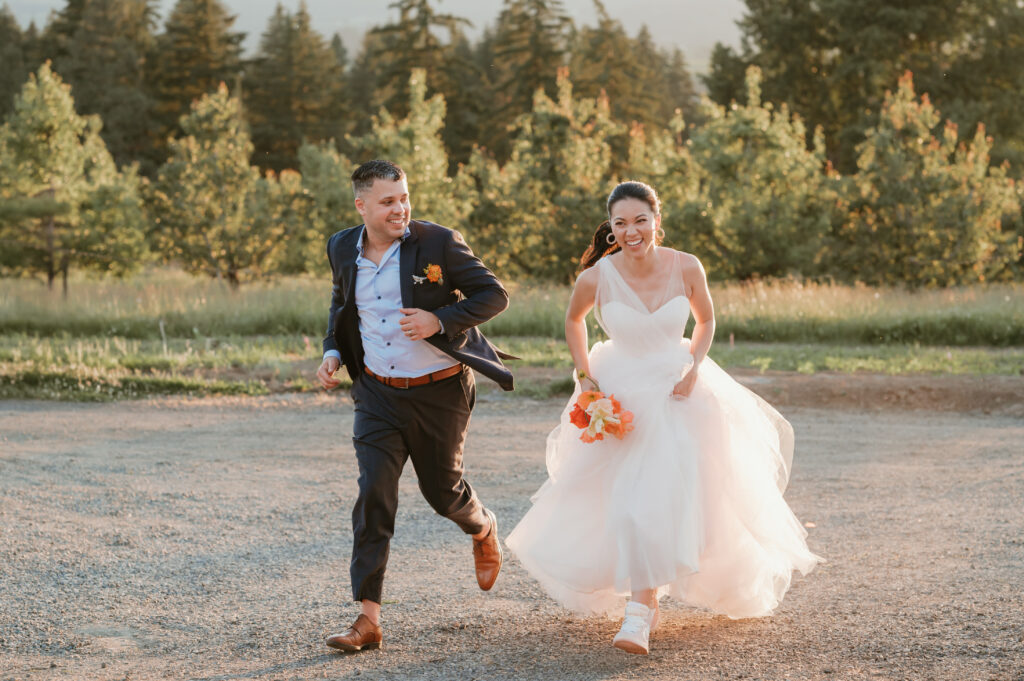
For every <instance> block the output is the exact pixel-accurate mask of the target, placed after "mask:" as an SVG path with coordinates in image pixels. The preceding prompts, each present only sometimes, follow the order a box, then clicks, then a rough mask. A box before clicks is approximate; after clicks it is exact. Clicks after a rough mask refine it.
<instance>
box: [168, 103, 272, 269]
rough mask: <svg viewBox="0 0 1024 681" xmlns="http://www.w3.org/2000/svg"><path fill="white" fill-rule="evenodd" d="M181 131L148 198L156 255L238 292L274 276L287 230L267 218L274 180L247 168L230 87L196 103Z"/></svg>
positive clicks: (243, 133)
mask: <svg viewBox="0 0 1024 681" xmlns="http://www.w3.org/2000/svg"><path fill="white" fill-rule="evenodd" d="M180 125H181V129H182V131H183V132H184V136H183V137H180V138H178V139H176V140H173V141H172V142H171V157H170V158H169V159H168V161H167V163H166V164H165V165H164V166H162V167H161V168H160V171H159V173H158V175H157V179H156V181H155V183H154V184H153V190H152V193H151V196H150V204H151V206H152V212H153V215H154V216H155V220H154V222H155V225H154V240H155V243H156V249H157V250H158V252H160V253H162V254H164V257H165V258H166V259H167V260H169V261H174V262H179V263H180V264H181V266H182V267H184V268H185V269H186V270H188V271H189V272H192V273H194V274H205V275H208V276H210V277H214V278H216V279H219V280H221V281H224V282H226V283H227V284H229V285H230V286H231V287H232V288H237V287H238V286H239V285H240V284H241V283H242V282H243V281H245V280H248V279H253V278H257V277H260V276H263V275H265V274H267V273H268V272H270V271H272V270H273V269H274V267H275V264H276V259H278V258H279V257H280V254H281V253H282V251H283V248H284V244H285V242H286V240H287V236H288V234H289V225H288V224H286V223H284V222H282V221H280V220H276V219H267V214H268V212H269V213H270V214H271V216H272V214H273V212H274V210H276V209H275V208H274V207H273V206H270V207H268V205H269V204H272V203H273V196H274V194H275V192H276V187H274V186H272V185H273V183H274V182H275V181H276V179H275V178H274V177H273V176H270V177H269V178H261V177H260V173H259V170H258V169H256V168H255V167H253V166H251V165H249V158H250V156H251V155H252V151H253V147H252V142H251V140H250V138H249V133H248V131H247V130H246V125H245V121H244V119H243V117H242V106H241V103H240V102H239V101H238V99H237V98H235V97H231V96H230V95H229V94H228V89H227V86H226V85H224V84H221V85H220V86H219V87H218V89H217V91H216V92H215V93H213V94H210V95H206V96H204V97H203V98H202V99H200V100H199V101H198V102H196V103H194V104H193V107H192V112H191V113H190V114H189V115H187V116H184V117H182V120H181V124H180ZM268 182H269V183H271V185H270V186H268V184H267V183H268Z"/></svg>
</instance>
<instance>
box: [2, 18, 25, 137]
mask: <svg viewBox="0 0 1024 681" xmlns="http://www.w3.org/2000/svg"><path fill="white" fill-rule="evenodd" d="M26 57H27V55H26V54H25V36H24V35H23V34H22V32H21V27H20V26H18V20H17V19H15V18H14V13H12V12H11V8H10V7H8V6H7V5H6V4H5V5H3V6H2V7H0V64H3V69H2V70H0V122H2V121H3V120H4V118H6V117H7V113H8V112H9V111H10V110H11V108H12V106H13V104H14V97H15V96H16V95H17V94H18V92H20V91H21V86H22V84H24V82H25V79H26V78H27V77H28V74H29V73H30V66H29V64H28V62H27V59H26Z"/></svg>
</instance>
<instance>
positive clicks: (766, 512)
mask: <svg viewBox="0 0 1024 681" xmlns="http://www.w3.org/2000/svg"><path fill="white" fill-rule="evenodd" d="M673 255H674V254H673ZM678 260H679V259H678V258H676V260H675V262H677V263H678ZM595 266H596V267H598V268H599V278H598V288H597V297H596V300H595V314H596V315H597V318H598V321H599V323H600V324H601V326H602V328H603V329H604V330H605V332H606V333H607V335H608V337H609V338H610V340H608V341H605V342H600V343H596V344H595V345H594V346H593V348H592V349H591V351H590V369H591V372H592V373H593V375H594V376H595V377H596V379H597V380H598V381H599V382H600V387H601V390H602V391H603V392H604V393H605V394H609V393H612V394H614V395H615V397H616V398H617V399H618V400H619V401H620V402H621V403H622V408H623V409H625V410H629V411H632V412H633V414H634V419H633V424H634V430H633V431H632V432H630V433H628V434H627V435H626V436H625V438H624V439H622V440H617V439H615V438H610V437H606V439H604V440H601V441H598V442H593V443H589V444H588V443H584V442H581V441H580V439H579V437H580V433H581V431H580V429H579V428H577V427H576V426H574V425H573V424H571V423H570V422H569V413H570V412H571V410H572V406H573V404H574V403H575V402H576V398H577V397H578V396H579V385H578V384H577V387H576V392H575V393H574V394H573V396H572V398H571V399H570V400H569V403H568V405H567V406H566V408H565V410H564V411H563V413H562V417H561V422H560V424H559V425H558V426H557V427H556V428H555V429H554V430H553V431H552V432H551V434H550V435H549V436H548V441H547V469H548V480H547V481H546V482H545V483H544V485H543V486H542V487H541V488H540V490H539V491H538V492H537V493H536V494H535V495H534V497H533V506H532V507H531V508H530V510H529V511H528V512H527V513H526V515H525V516H524V517H523V519H522V521H520V523H519V524H518V525H517V526H516V528H515V529H514V530H513V531H512V533H511V534H510V535H509V537H508V538H507V539H506V544H507V545H508V547H509V548H510V549H511V550H512V551H513V553H514V554H515V555H516V557H517V558H518V559H519V561H520V562H521V563H522V565H523V566H524V567H525V568H526V570H527V571H529V572H530V574H532V575H533V576H534V577H535V578H536V579H537V580H538V581H539V582H540V584H541V585H542V586H543V587H544V588H545V590H547V591H548V593H550V594H551V596H552V597H553V598H554V599H555V600H557V601H559V602H560V603H562V604H563V605H565V606H566V607H568V608H570V609H572V610H575V611H577V612H581V613H588V614H589V613H603V614H607V615H616V614H619V612H620V611H621V608H622V605H623V602H624V599H625V597H627V596H628V595H629V593H630V592H631V591H634V590H636V591H639V590H642V589H658V594H659V596H663V595H665V594H668V595H670V596H671V597H672V598H673V599H676V600H678V601H680V602H683V603H686V604H688V605H691V606H695V607H702V608H707V609H710V610H712V611H714V612H716V613H720V614H724V615H727V616H729V617H733V618H742V617H758V616H762V615H768V614H770V613H771V612H772V611H773V610H774V609H775V607H776V606H778V604H779V602H780V601H781V599H782V597H783V595H784V594H785V593H786V590H787V589H788V588H789V585H790V579H791V575H792V572H793V570H800V572H801V573H804V574H806V573H807V572H809V571H810V570H811V569H813V567H814V565H815V564H816V563H817V562H818V561H820V560H821V559H820V558H819V557H818V556H816V555H814V554H813V553H811V552H810V550H808V548H807V543H806V536H807V532H806V531H805V530H804V528H803V527H802V526H801V524H800V522H799V521H798V520H797V519H796V517H795V516H794V515H793V513H792V511H790V509H789V507H788V506H787V505H786V502H785V501H784V500H783V498H782V493H783V491H784V490H785V488H786V484H787V482H788V479H789V469H790V463H791V460H792V453H793V429H792V427H791V426H790V425H789V423H788V422H787V421H786V420H785V419H784V418H783V417H782V416H781V415H780V414H779V413H778V412H777V411H775V409H773V408H772V407H771V406H770V405H769V404H767V403H766V402H765V401H764V400H762V399H761V398H759V397H758V396H757V395H755V394H754V393H752V392H750V391H749V390H747V389H746V388H744V387H743V386H741V385H740V384H739V383H737V382H736V381H735V380H733V379H732V378H731V377H730V376H729V375H728V374H726V373H725V372H724V371H723V370H722V369H721V368H720V367H719V366H718V365H717V364H715V363H714V362H713V361H712V360H711V359H709V358H706V359H705V360H704V362H703V363H702V364H701V367H700V373H699V375H698V378H697V383H696V385H695V387H694V390H693V392H692V393H691V395H690V396H689V397H687V398H684V399H675V398H672V397H670V393H671V391H672V388H673V386H674V385H675V384H676V383H677V382H678V381H679V380H680V378H681V377H682V376H683V374H684V372H685V371H686V370H687V369H688V368H689V365H690V363H691V362H692V356H691V355H690V341H689V340H688V339H686V338H684V336H683V334H684V330H685V326H686V321H687V318H688V317H689V314H690V307H689V301H688V300H687V298H686V296H685V295H684V291H683V284H682V276H681V273H680V271H679V267H678V264H677V265H676V269H675V271H674V272H673V276H671V277H670V278H669V280H668V281H667V282H666V289H665V291H664V294H663V297H662V300H661V301H660V305H659V306H658V307H657V308H656V309H654V310H648V309H647V308H646V306H645V305H644V303H643V302H642V301H641V300H640V298H639V297H638V296H637V294H636V293H635V292H634V291H633V290H632V289H631V288H630V287H629V286H628V285H627V284H626V281H625V280H624V279H623V278H622V276H621V274H620V273H619V271H618V270H617V269H616V267H615V263H614V262H612V261H609V259H608V258H603V259H602V260H600V261H598V263H597V265H595Z"/></svg>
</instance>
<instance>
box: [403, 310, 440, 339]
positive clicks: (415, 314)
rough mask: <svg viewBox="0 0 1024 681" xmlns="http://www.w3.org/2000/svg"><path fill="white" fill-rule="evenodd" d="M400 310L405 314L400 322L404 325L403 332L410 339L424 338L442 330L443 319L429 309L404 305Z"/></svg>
mask: <svg viewBox="0 0 1024 681" xmlns="http://www.w3.org/2000/svg"><path fill="white" fill-rule="evenodd" d="M399 312H401V313H402V314H403V315H405V316H404V317H402V320H401V321H400V322H398V323H399V325H400V326H401V327H402V333H404V334H405V336H406V338H408V339H409V340H423V339H424V338H429V337H430V336H433V335H434V334H435V333H438V332H439V331H440V330H441V320H440V319H438V318H437V315H435V314H434V313H433V312H430V311H429V310H421V309H419V308H418V307H403V308H401V309H400V310H399Z"/></svg>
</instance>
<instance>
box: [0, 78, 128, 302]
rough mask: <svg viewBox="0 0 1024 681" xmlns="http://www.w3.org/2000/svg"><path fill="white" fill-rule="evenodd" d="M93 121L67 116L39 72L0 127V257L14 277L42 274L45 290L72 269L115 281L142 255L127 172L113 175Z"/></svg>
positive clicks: (70, 110) (71, 106) (57, 84)
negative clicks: (0, 213)
mask: <svg viewBox="0 0 1024 681" xmlns="http://www.w3.org/2000/svg"><path fill="white" fill-rule="evenodd" d="M99 130H100V121H99V118H98V117H96V116H88V117H83V116H79V115H78V114H77V113H75V103H74V100H73V99H72V97H71V92H70V88H69V87H68V86H67V85H65V84H64V83H63V82H62V81H61V79H60V77H59V76H58V75H57V74H56V73H54V72H53V71H51V69H50V65H49V62H47V63H45V64H43V66H41V67H40V68H39V70H38V72H37V73H36V74H33V75H32V77H31V78H30V79H29V80H28V82H27V83H26V84H25V86H24V87H23V88H22V91H21V92H20V93H19V95H18V96H17V97H16V98H15V102H14V110H13V112H12V113H11V114H10V116H9V117H8V119H7V122H6V123H4V125H3V127H0V203H4V204H9V203H10V204H14V205H15V206H16V207H20V210H15V211H9V212H8V215H7V218H6V219H5V220H4V221H3V222H2V223H0V244H3V252H4V257H3V258H2V259H0V265H2V266H3V267H4V269H5V270H6V271H7V272H10V273H15V274H31V275H37V274H43V275H45V276H46V279H47V283H48V285H49V286H50V287H51V288H52V287H53V282H54V280H55V279H56V278H57V277H58V276H61V277H62V278H63V288H64V295H65V296H67V293H68V272H69V270H70V269H71V268H72V267H79V268H85V269H91V270H95V271H100V272H110V273H115V274H122V273H125V272H128V271H131V270H133V269H134V268H136V267H137V266H138V265H139V264H141V261H142V258H143V255H144V253H145V240H144V234H143V213H142V204H141V201H140V199H139V194H138V192H139V181H138V177H137V175H136V172H135V169H134V168H127V169H125V170H124V171H123V172H118V170H117V167H116V166H115V164H114V161H113V159H112V158H111V156H110V154H109V153H108V152H107V149H106V146H105V145H104V144H103V140H102V138H101V137H100V135H99Z"/></svg>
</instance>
